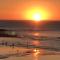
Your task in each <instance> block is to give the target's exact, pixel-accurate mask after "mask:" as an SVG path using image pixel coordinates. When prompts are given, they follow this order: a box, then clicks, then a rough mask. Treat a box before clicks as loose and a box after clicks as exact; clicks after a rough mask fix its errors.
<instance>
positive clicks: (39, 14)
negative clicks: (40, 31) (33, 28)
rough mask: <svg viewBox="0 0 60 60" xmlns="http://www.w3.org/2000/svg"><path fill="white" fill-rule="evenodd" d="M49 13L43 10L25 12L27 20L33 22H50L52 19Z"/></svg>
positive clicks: (31, 9) (35, 9) (32, 9)
mask: <svg viewBox="0 0 60 60" xmlns="http://www.w3.org/2000/svg"><path fill="white" fill-rule="evenodd" d="M50 15H51V14H50V13H49V11H47V10H45V9H43V8H40V9H39V8H37V7H35V8H30V9H27V10H26V11H25V15H24V17H25V19H26V20H32V21H42V20H48V19H49V18H50Z"/></svg>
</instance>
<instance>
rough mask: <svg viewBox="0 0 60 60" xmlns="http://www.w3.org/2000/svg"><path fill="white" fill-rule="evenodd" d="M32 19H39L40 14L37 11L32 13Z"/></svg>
mask: <svg viewBox="0 0 60 60" xmlns="http://www.w3.org/2000/svg"><path fill="white" fill-rule="evenodd" d="M33 20H34V21H40V20H41V15H40V14H39V13H35V14H33Z"/></svg>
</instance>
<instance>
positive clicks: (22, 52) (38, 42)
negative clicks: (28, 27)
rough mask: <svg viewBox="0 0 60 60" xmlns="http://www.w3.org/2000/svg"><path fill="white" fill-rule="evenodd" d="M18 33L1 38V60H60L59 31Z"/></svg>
mask: <svg viewBox="0 0 60 60" xmlns="http://www.w3.org/2000/svg"><path fill="white" fill-rule="evenodd" d="M18 33H19V34H18V37H13V38H12V37H0V60H60V38H59V37H60V32H59V31H54V32H53V31H43V32H36V31H34V32H30V31H28V32H26V31H23V32H18ZM6 42H7V43H6Z"/></svg>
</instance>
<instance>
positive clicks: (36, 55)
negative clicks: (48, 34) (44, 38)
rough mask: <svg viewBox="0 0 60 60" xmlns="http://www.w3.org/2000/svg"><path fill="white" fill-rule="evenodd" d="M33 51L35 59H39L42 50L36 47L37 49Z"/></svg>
mask: <svg viewBox="0 0 60 60" xmlns="http://www.w3.org/2000/svg"><path fill="white" fill-rule="evenodd" d="M33 52H34V53H33V58H34V60H39V55H40V53H41V52H40V50H39V49H37V48H36V49H34V50H33Z"/></svg>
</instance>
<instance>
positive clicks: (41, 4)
mask: <svg viewBox="0 0 60 60" xmlns="http://www.w3.org/2000/svg"><path fill="white" fill-rule="evenodd" d="M33 8H35V9H37V8H38V9H41V10H45V11H46V12H48V13H49V14H50V17H49V20H50V19H52V20H56V19H57V20H60V0H0V19H19V20H20V19H22V20H23V19H26V18H25V15H26V11H28V10H30V9H33Z"/></svg>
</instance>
